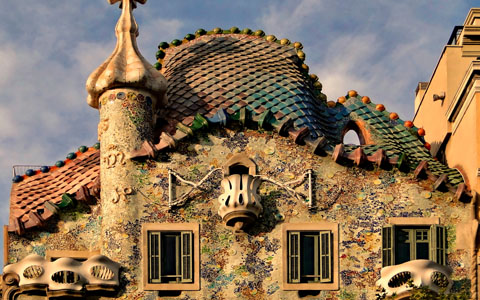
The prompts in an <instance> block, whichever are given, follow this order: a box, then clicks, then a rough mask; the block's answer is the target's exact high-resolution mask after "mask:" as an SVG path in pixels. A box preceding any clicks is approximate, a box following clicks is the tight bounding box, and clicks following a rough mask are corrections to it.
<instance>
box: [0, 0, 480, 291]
mask: <svg viewBox="0 0 480 300" xmlns="http://www.w3.org/2000/svg"><path fill="white" fill-rule="evenodd" d="M109 2H110V3H112V4H113V3H115V2H119V0H110V1H109ZM144 2H145V0H143V1H132V0H123V1H122V15H121V17H120V19H119V21H118V23H117V26H116V29H115V30H116V35H117V46H116V48H115V50H114V52H113V53H112V55H111V56H110V57H109V58H108V59H107V60H106V61H105V62H104V63H103V64H102V65H101V66H99V68H98V69H97V70H95V71H94V72H93V73H92V74H91V75H90V77H89V79H88V81H87V90H88V92H89V97H88V99H87V102H88V104H89V105H90V106H92V107H93V108H95V109H98V110H99V125H98V139H99V143H98V144H96V145H94V146H92V147H86V146H81V147H80V148H79V149H78V151H76V152H72V153H70V154H68V156H67V159H66V160H61V161H58V162H57V163H56V165H55V166H44V167H41V168H39V169H38V170H33V169H31V170H27V172H26V174H24V175H18V176H15V177H14V183H13V185H12V192H11V204H10V224H9V225H8V226H6V227H5V231H7V232H8V234H7V235H6V236H7V238H6V239H5V253H4V259H5V262H6V263H5V268H4V270H3V277H2V297H3V298H4V299H47V298H48V299H50V298H51V299H56V298H60V299H61V298H63V299H72V298H84V299H236V298H240V299H267V298H270V299H298V298H314V299H376V298H377V297H380V295H382V294H383V295H386V296H391V295H394V294H395V295H398V296H399V297H401V298H404V299H406V298H408V295H409V290H410V289H411V287H409V282H413V284H414V285H417V286H420V285H423V286H428V287H429V288H430V289H431V290H433V291H437V292H438V291H440V290H448V291H456V290H460V289H461V288H467V289H469V290H470V291H471V293H472V297H473V299H477V298H476V297H477V294H478V291H477V251H476V240H475V236H476V226H477V224H478V222H477V221H476V216H477V210H476V206H475V203H476V200H475V199H476V196H475V190H474V187H473V186H471V185H468V183H469V181H468V182H466V181H465V180H464V177H463V176H462V173H461V170H460V171H459V170H458V169H456V168H455V167H449V166H447V165H446V164H443V163H441V162H439V161H438V160H436V159H434V158H433V157H432V155H431V154H430V152H429V150H428V149H427V147H426V141H425V139H424V137H423V135H424V129H423V128H421V126H419V125H417V123H416V122H417V121H415V124H414V123H413V122H411V121H404V120H401V119H400V118H399V116H398V115H397V114H396V113H393V112H392V113H390V112H388V111H387V110H386V109H385V107H384V106H383V105H382V104H373V103H372V102H371V100H370V99H369V97H368V96H360V95H359V94H358V93H357V92H356V91H354V90H351V91H349V92H348V93H347V94H346V96H345V97H340V98H339V99H338V100H337V101H336V102H334V101H327V97H326V96H325V95H324V94H323V93H322V85H321V84H320V82H319V81H318V78H317V76H316V75H313V74H309V70H308V66H306V65H305V64H304V62H303V61H304V59H305V54H304V52H303V50H302V45H301V43H299V42H295V43H291V42H290V41H289V40H288V39H277V38H276V37H275V36H273V35H265V33H264V32H263V31H261V30H257V31H252V30H250V29H243V30H240V29H238V28H236V27H233V28H230V29H228V30H225V29H221V28H215V29H213V30H211V31H206V30H203V29H199V30H197V31H196V32H195V34H187V35H186V36H185V37H184V38H183V39H182V40H174V41H172V42H171V43H166V42H162V43H160V44H159V50H158V52H157V54H156V56H157V57H156V58H157V62H156V63H155V65H153V66H152V65H151V64H150V63H148V62H147V61H146V60H145V59H144V58H143V56H142V55H141V54H140V52H139V50H138V49H137V45H136V37H137V36H138V26H137V24H136V22H135V19H134V17H133V15H132V11H133V9H134V8H135V7H136V6H137V4H138V3H141V4H143V3H144ZM467 19H468V18H467ZM421 105H424V104H421ZM421 105H420V109H421ZM422 126H423V127H425V128H427V126H426V125H423V123H422ZM349 130H354V131H355V132H356V133H357V134H358V136H359V140H360V141H361V145H348V144H344V143H343V136H344V135H345V133H346V132H348V131H349ZM427 130H428V128H427Z"/></svg>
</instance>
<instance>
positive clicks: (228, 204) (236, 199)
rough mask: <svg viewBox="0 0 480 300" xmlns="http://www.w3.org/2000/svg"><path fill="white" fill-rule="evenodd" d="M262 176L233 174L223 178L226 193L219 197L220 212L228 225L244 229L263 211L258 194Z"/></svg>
mask: <svg viewBox="0 0 480 300" xmlns="http://www.w3.org/2000/svg"><path fill="white" fill-rule="evenodd" d="M260 183H261V179H260V177H254V176H252V175H249V174H233V175H230V176H228V177H227V178H225V179H223V180H222V187H223V190H224V193H223V194H222V195H220V197H219V198H218V202H220V209H219V210H218V214H219V215H220V216H221V217H222V219H223V220H224V221H225V223H226V224H227V226H233V227H235V229H236V230H242V229H243V228H244V227H246V226H247V225H249V224H251V223H253V222H254V221H255V220H256V219H257V218H258V216H259V215H260V213H261V212H262V211H263V207H262V204H261V203H260V196H259V195H258V194H257V189H258V186H259V185H260Z"/></svg>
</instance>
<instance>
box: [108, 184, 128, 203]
mask: <svg viewBox="0 0 480 300" xmlns="http://www.w3.org/2000/svg"><path fill="white" fill-rule="evenodd" d="M132 194H133V189H132V188H131V187H124V188H121V187H116V188H115V190H114V194H113V198H112V202H113V203H118V201H120V200H122V201H125V202H127V201H128V199H127V195H132Z"/></svg>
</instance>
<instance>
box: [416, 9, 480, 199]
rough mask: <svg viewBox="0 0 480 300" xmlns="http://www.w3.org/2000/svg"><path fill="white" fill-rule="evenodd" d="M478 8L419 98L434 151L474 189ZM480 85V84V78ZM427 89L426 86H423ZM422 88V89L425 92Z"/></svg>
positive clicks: (421, 120) (419, 118)
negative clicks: (442, 156)
mask: <svg viewBox="0 0 480 300" xmlns="http://www.w3.org/2000/svg"><path fill="white" fill-rule="evenodd" d="M478 20H480V9H478V8H472V9H471V10H470V12H469V14H468V16H467V18H466V20H465V23H464V25H463V27H460V28H459V29H460V30H461V31H459V32H458V33H459V34H458V35H457V36H455V33H456V31H455V30H454V32H453V34H452V37H456V38H454V39H451V40H450V41H449V45H446V46H445V48H444V49H443V52H442V54H441V56H440V59H439V62H438V64H437V66H436V68H435V70H434V72H433V74H432V77H431V79H430V82H429V83H428V84H425V83H420V84H419V87H418V88H417V92H416V98H415V116H414V119H413V122H414V124H415V126H416V127H419V128H424V129H425V132H426V135H425V140H426V142H428V143H430V144H431V146H432V148H431V153H432V155H434V156H437V157H439V158H441V151H442V149H441V148H442V145H443V148H444V150H443V151H444V155H445V158H446V163H447V164H448V166H449V167H454V168H458V169H459V170H460V171H461V172H462V174H463V175H464V177H465V180H466V181H467V182H468V184H469V187H470V188H471V189H473V190H477V187H478V188H480V184H479V183H480V182H478V177H477V170H478V162H479V161H480V145H479V144H478V141H479V138H478V137H477V136H478V135H479V134H478V133H477V123H478V122H479V121H478V119H479V118H480V108H479V104H478V97H479V96H478V95H479V94H480V91H477V90H478V89H477V88H476V86H477V85H478V84H477V80H478V79H477V78H478V77H479V75H480V61H479V60H478V57H480V39H479V38H478V37H480V26H479V24H478V23H479V21H478ZM478 81H479V84H480V80H478ZM425 85H426V88H425ZM422 87H423V89H422Z"/></svg>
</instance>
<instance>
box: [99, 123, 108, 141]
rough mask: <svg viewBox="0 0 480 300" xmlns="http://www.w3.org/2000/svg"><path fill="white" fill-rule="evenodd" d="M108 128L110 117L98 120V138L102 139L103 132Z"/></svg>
mask: <svg viewBox="0 0 480 300" xmlns="http://www.w3.org/2000/svg"><path fill="white" fill-rule="evenodd" d="M107 129H108V118H106V119H103V120H100V122H98V140H99V141H100V140H101V139H102V134H103V133H104V132H105V131H107Z"/></svg>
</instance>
